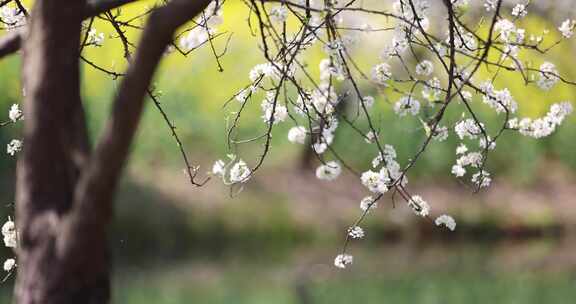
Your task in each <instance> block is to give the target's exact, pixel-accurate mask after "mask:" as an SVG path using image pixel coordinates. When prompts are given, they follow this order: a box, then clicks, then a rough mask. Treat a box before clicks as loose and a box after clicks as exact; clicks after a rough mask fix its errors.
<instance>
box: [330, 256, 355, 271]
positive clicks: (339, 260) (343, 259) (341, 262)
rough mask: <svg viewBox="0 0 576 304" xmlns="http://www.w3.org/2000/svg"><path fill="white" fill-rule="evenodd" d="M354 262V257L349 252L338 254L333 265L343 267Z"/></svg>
mask: <svg viewBox="0 0 576 304" xmlns="http://www.w3.org/2000/svg"><path fill="white" fill-rule="evenodd" d="M352 262H354V257H353V256H351V255H349V254H339V255H338V256H336V258H335V259H334V266H336V267H338V268H341V269H344V268H346V266H347V265H350V264H352Z"/></svg>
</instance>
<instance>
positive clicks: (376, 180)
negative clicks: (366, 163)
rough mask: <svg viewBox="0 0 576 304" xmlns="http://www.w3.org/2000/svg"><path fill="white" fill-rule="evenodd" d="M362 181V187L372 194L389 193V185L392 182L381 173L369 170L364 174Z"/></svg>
mask: <svg viewBox="0 0 576 304" xmlns="http://www.w3.org/2000/svg"><path fill="white" fill-rule="evenodd" d="M360 180H361V181H362V185H364V186H365V187H366V188H368V190H370V191H371V192H375V193H385V192H387V191H388V186H387V183H389V182H390V179H389V178H388V177H387V176H386V175H384V174H381V173H380V172H374V171H372V170H368V171H366V172H364V173H362V176H361V177H360Z"/></svg>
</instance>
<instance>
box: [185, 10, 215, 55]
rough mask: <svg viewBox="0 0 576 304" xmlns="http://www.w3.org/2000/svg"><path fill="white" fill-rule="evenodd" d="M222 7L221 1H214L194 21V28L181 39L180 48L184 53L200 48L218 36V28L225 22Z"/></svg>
mask: <svg viewBox="0 0 576 304" xmlns="http://www.w3.org/2000/svg"><path fill="white" fill-rule="evenodd" d="M221 5H222V3H221V2H220V1H212V2H211V3H210V4H209V5H208V7H207V8H206V9H205V10H204V11H203V12H202V13H201V14H200V17H198V18H197V19H196V20H195V21H194V23H195V26H194V28H192V29H191V30H190V31H188V33H186V34H184V35H183V36H182V37H181V38H180V47H182V49H183V50H184V51H191V50H193V49H195V48H197V47H199V46H200V45H202V44H204V43H206V42H207V41H208V40H209V39H210V37H212V36H213V35H214V34H216V27H217V26H219V25H220V24H222V22H223V21H224V19H223V17H222V9H221Z"/></svg>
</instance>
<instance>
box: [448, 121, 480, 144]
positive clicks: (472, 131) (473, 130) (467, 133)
mask: <svg viewBox="0 0 576 304" xmlns="http://www.w3.org/2000/svg"><path fill="white" fill-rule="evenodd" d="M482 128H484V125H483V124H478V123H476V121H474V119H472V118H468V119H464V120H461V121H459V122H458V123H456V126H455V127H454V131H456V134H457V135H458V137H459V138H460V139H464V138H465V137H469V138H470V139H474V138H476V137H477V136H478V135H480V134H481V132H482Z"/></svg>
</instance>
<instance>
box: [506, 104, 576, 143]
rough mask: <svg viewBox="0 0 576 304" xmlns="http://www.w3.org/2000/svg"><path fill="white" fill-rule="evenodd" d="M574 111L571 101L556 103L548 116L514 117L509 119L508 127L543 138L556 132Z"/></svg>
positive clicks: (527, 134)
mask: <svg viewBox="0 0 576 304" xmlns="http://www.w3.org/2000/svg"><path fill="white" fill-rule="evenodd" d="M572 111H573V107H572V104H571V103H569V102H561V103H556V104H553V105H552V106H550V110H549V111H548V113H547V114H546V116H544V117H541V118H537V119H534V120H533V119H530V118H522V119H518V118H512V119H510V120H509V121H508V128H510V129H515V130H518V131H519V132H520V134H522V135H525V136H530V137H534V138H542V137H546V136H549V135H550V134H552V133H554V131H555V130H556V128H557V127H558V126H560V124H562V122H563V121H564V119H565V118H566V116H568V115H570V114H571V113H572Z"/></svg>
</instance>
